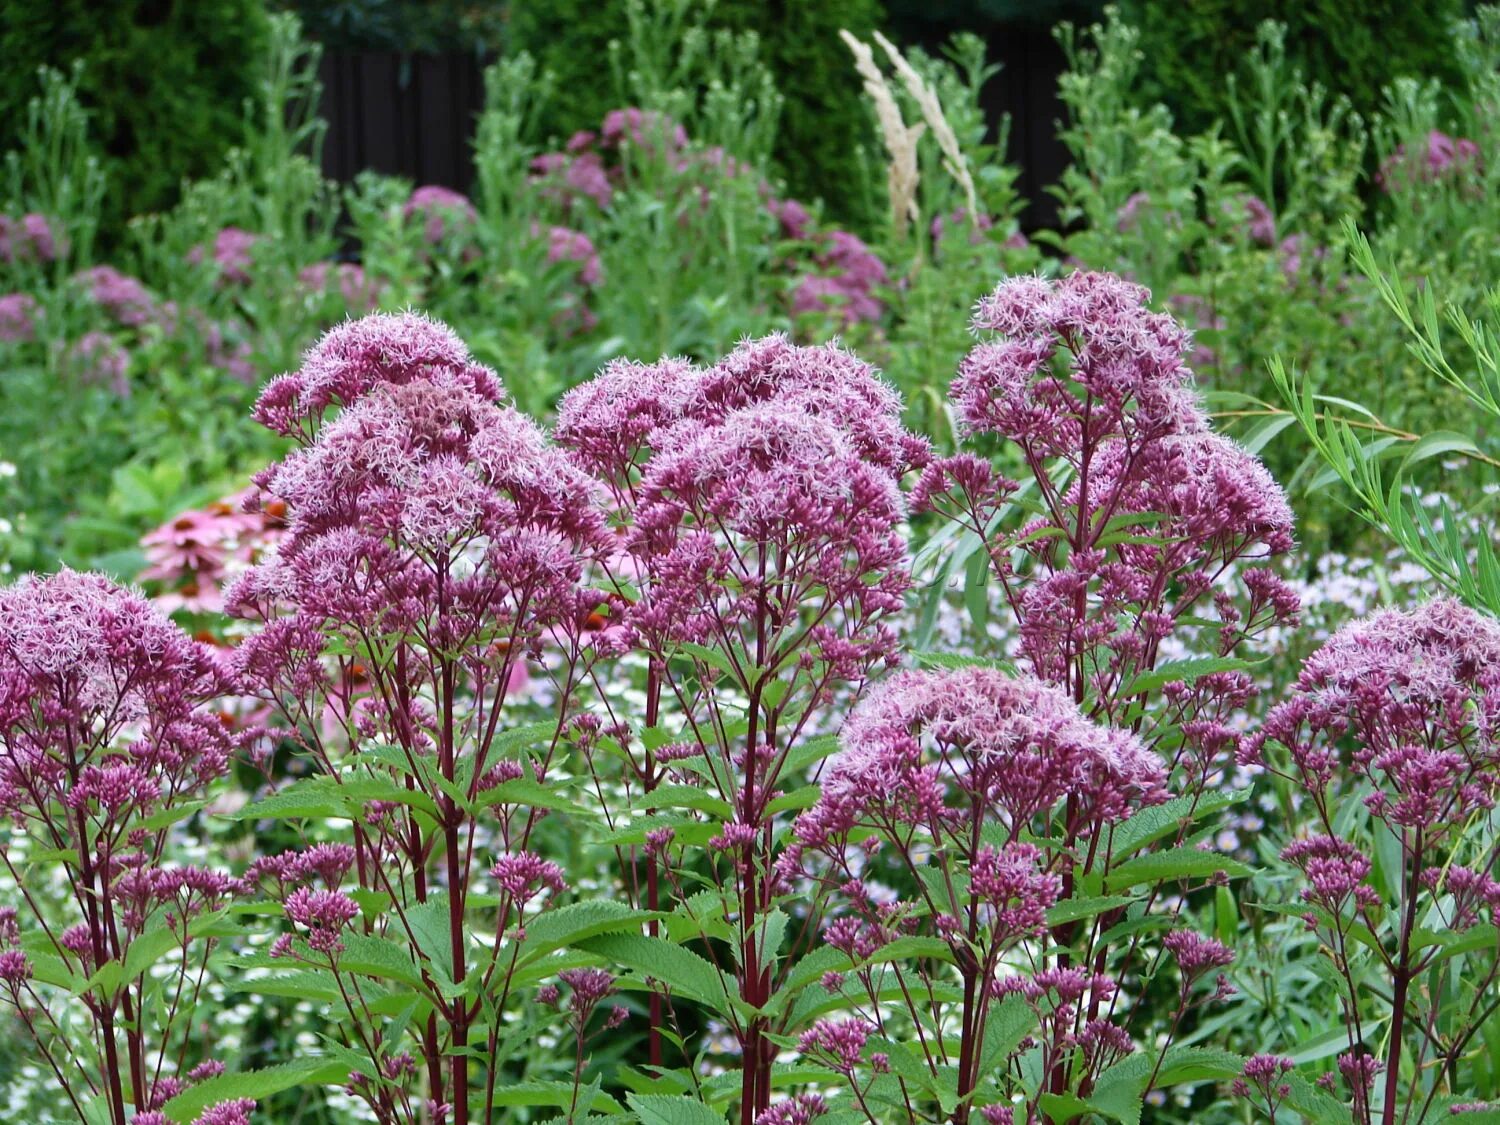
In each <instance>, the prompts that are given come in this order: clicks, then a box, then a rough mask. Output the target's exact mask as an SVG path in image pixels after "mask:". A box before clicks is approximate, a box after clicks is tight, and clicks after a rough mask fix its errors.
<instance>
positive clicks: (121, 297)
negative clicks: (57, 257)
mask: <svg viewBox="0 0 1500 1125" xmlns="http://www.w3.org/2000/svg"><path fill="white" fill-rule="evenodd" d="M73 280H74V281H75V282H77V283H78V284H80V285H82V286H83V287H84V289H85V290H86V291H87V292H88V295H89V297H90V298H91V299H92V300H93V301H94V303H95V304H97V305H98V306H99V307H100V308H101V309H103V310H104V312H105V313H106V314H107V315H108V316H110V317H111V318H112V319H113V320H114V321H115V322H116V323H117V324H120V325H122V326H124V327H126V328H140V327H143V326H144V325H146V324H150V323H151V322H153V321H155V320H157V319H158V318H159V317H160V316H161V310H160V309H159V308H158V306H157V303H156V298H155V297H153V296H152V295H151V293H150V291H149V290H147V288H146V287H145V286H144V285H143V284H141V282H140V281H138V280H136V279H135V278H133V277H131V276H130V275H128V274H123V273H121V272H120V271H119V270H117V269H115V268H114V267H113V266H94V267H92V268H91V269H86V270H81V271H80V272H79V273H77V274H75V275H74V277H73Z"/></svg>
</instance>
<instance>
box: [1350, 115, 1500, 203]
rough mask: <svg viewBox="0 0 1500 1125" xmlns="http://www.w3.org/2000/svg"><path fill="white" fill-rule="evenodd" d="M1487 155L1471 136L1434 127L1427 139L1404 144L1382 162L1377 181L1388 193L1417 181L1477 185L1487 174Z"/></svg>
mask: <svg viewBox="0 0 1500 1125" xmlns="http://www.w3.org/2000/svg"><path fill="white" fill-rule="evenodd" d="M1483 171H1484V159H1483V154H1482V153H1481V152H1480V150H1479V145H1477V144H1476V143H1475V142H1474V141H1471V140H1470V139H1469V138H1467V137H1458V138H1454V137H1450V136H1448V134H1447V133H1443V132H1439V131H1438V130H1437V129H1433V130H1432V131H1431V132H1429V133H1428V134H1427V139H1426V141H1425V142H1424V143H1423V144H1422V145H1421V146H1420V147H1419V148H1418V149H1417V150H1416V151H1409V150H1408V149H1407V146H1406V145H1404V144H1401V145H1397V146H1396V151H1395V152H1393V153H1392V154H1391V155H1390V156H1388V157H1386V159H1385V160H1384V161H1383V162H1382V163H1381V165H1380V171H1379V172H1378V173H1377V174H1376V177H1375V182H1376V183H1377V184H1379V185H1380V188H1381V190H1383V191H1384V192H1386V194H1388V195H1395V194H1398V193H1400V192H1403V191H1406V190H1408V189H1409V188H1411V187H1412V186H1413V185H1414V184H1422V183H1428V184H1432V183H1459V184H1464V185H1468V186H1470V187H1472V186H1474V181H1475V180H1476V179H1477V178H1478V177H1479V176H1481V175H1482V174H1483Z"/></svg>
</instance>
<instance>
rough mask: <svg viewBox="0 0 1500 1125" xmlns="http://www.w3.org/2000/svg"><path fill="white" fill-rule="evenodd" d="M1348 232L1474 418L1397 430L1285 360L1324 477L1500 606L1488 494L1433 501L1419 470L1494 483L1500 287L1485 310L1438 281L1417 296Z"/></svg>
mask: <svg viewBox="0 0 1500 1125" xmlns="http://www.w3.org/2000/svg"><path fill="white" fill-rule="evenodd" d="M1348 236H1349V238H1350V241H1351V243H1352V250H1353V257H1354V261H1355V263H1356V264H1357V265H1358V267H1359V268H1360V270H1361V271H1362V272H1363V273H1364V274H1365V276H1366V277H1367V278H1368V279H1369V280H1370V281H1371V282H1372V283H1373V284H1374V286H1375V287H1376V289H1377V291H1378V292H1379V294H1380V298H1381V300H1382V301H1383V302H1384V304H1385V306H1386V308H1387V309H1388V310H1389V315H1390V316H1391V317H1392V318H1393V319H1394V321H1395V322H1396V323H1397V324H1398V325H1399V326H1400V328H1401V329H1402V331H1403V332H1404V333H1405V334H1406V336H1407V339H1408V346H1409V348H1410V349H1411V352H1412V354H1413V355H1414V356H1415V357H1416V359H1417V360H1418V362H1420V363H1421V364H1422V366H1423V367H1424V368H1426V369H1427V370H1428V371H1429V372H1431V373H1432V375H1433V376H1434V377H1435V378H1436V379H1438V380H1440V381H1441V382H1442V383H1444V384H1446V385H1447V386H1448V387H1450V388H1451V389H1453V390H1455V391H1457V392H1458V393H1459V394H1461V395H1462V396H1463V399H1464V401H1465V404H1466V410H1465V411H1464V412H1463V415H1464V416H1465V421H1464V422H1462V423H1459V422H1458V418H1459V417H1460V416H1461V415H1460V413H1459V412H1456V411H1455V412H1454V413H1453V414H1452V415H1450V417H1452V418H1453V419H1454V424H1455V425H1461V426H1462V430H1454V429H1447V430H1436V431H1432V432H1429V433H1425V434H1421V435H1418V434H1404V433H1399V432H1393V431H1392V430H1391V429H1390V427H1388V426H1385V425H1384V424H1383V423H1382V422H1381V421H1380V419H1379V418H1377V417H1376V415H1375V414H1373V413H1372V412H1371V411H1369V410H1368V409H1366V408H1365V407H1364V406H1362V405H1360V404H1359V403H1357V402H1350V401H1347V400H1342V399H1333V400H1330V399H1328V398H1327V397H1326V396H1320V395H1318V394H1316V393H1315V392H1314V390H1313V387H1312V385H1311V384H1310V383H1309V382H1308V381H1307V380H1306V379H1305V378H1304V377H1302V376H1301V375H1300V374H1299V373H1298V372H1297V371H1296V370H1295V369H1294V368H1292V367H1291V366H1289V365H1288V364H1286V363H1284V362H1282V361H1281V360H1280V359H1278V360H1276V361H1274V362H1273V364H1272V374H1273V376H1274V378H1275V380H1276V384H1277V387H1278V389H1279V390H1280V391H1281V393H1282V395H1283V396H1284V397H1285V399H1286V401H1287V403H1288V405H1289V406H1290V408H1291V411H1292V413H1293V414H1294V415H1295V416H1296V419H1297V421H1298V423H1299V424H1300V426H1301V428H1302V431H1303V432H1304V433H1305V434H1306V436H1307V438H1308V440H1309V442H1310V443H1311V444H1312V446H1313V449H1314V451H1315V453H1316V455H1317V458H1318V459H1319V462H1320V463H1321V464H1322V465H1323V466H1324V467H1325V468H1324V471H1323V473H1322V475H1321V476H1320V478H1319V482H1320V483H1328V484H1331V483H1333V482H1334V481H1338V482H1341V483H1342V484H1343V485H1344V487H1345V488H1346V489H1347V490H1348V492H1349V493H1352V499H1351V498H1350V497H1349V496H1348V495H1347V494H1345V495H1343V496H1340V500H1341V502H1343V503H1347V504H1349V505H1350V506H1351V507H1352V509H1353V510H1354V511H1355V512H1356V513H1358V514H1359V515H1360V516H1361V517H1362V518H1363V519H1365V520H1366V521H1367V522H1369V523H1370V524H1371V525H1372V526H1374V527H1375V528H1377V529H1379V530H1380V531H1382V532H1384V533H1385V534H1386V535H1388V536H1389V537H1390V538H1391V539H1392V540H1393V541H1394V542H1395V543H1396V544H1397V545H1398V546H1399V547H1400V548H1401V550H1402V551H1403V552H1404V553H1405V555H1406V557H1407V558H1409V559H1411V560H1412V561H1413V562H1416V563H1417V564H1419V565H1420V566H1422V567H1423V568H1424V569H1425V570H1426V571H1427V572H1428V574H1430V575H1431V576H1432V578H1433V579H1434V580H1435V581H1436V582H1437V583H1438V584H1439V585H1440V586H1442V587H1443V588H1444V589H1446V590H1447V591H1448V592H1450V593H1452V594H1454V595H1455V596H1457V597H1459V598H1462V599H1463V600H1464V601H1465V602H1467V603H1468V604H1469V605H1472V606H1474V607H1476V608H1479V609H1483V610H1485V611H1486V612H1488V613H1490V614H1494V615H1500V557H1497V555H1496V553H1495V547H1494V540H1493V536H1492V535H1491V534H1489V532H1488V524H1489V517H1488V515H1487V514H1486V510H1487V508H1488V506H1489V505H1488V500H1487V499H1486V501H1484V502H1482V504H1481V505H1476V506H1473V507H1471V508H1468V509H1467V510H1466V509H1465V507H1464V506H1462V505H1461V504H1455V503H1454V502H1453V500H1451V499H1450V498H1448V497H1446V496H1443V495H1438V496H1435V497H1433V500H1434V501H1435V503H1434V502H1429V501H1428V500H1427V499H1426V498H1424V495H1423V491H1424V490H1423V489H1422V488H1421V487H1420V486H1419V485H1418V484H1417V483H1416V481H1415V480H1414V474H1415V473H1417V472H1418V470H1419V468H1420V467H1421V466H1422V465H1423V464H1424V463H1428V462H1432V461H1435V460H1436V461H1448V462H1452V463H1453V465H1454V466H1455V467H1458V466H1464V467H1467V468H1470V469H1472V470H1473V471H1474V472H1473V473H1472V474H1471V475H1472V476H1477V478H1478V481H1476V482H1473V483H1471V484H1470V488H1471V489H1473V487H1474V484H1475V483H1479V484H1484V483H1487V482H1489V481H1492V480H1493V478H1494V475H1495V472H1494V471H1495V469H1496V468H1497V467H1500V461H1497V460H1496V458H1495V457H1494V456H1492V455H1491V453H1487V452H1486V447H1489V448H1491V449H1493V438H1492V437H1491V436H1490V433H1491V430H1492V425H1493V420H1494V419H1497V418H1500V289H1492V290H1490V291H1489V292H1488V293H1487V294H1486V295H1485V297H1484V300H1483V310H1482V312H1481V313H1480V314H1479V315H1477V316H1473V315H1471V314H1469V313H1467V312H1466V311H1465V310H1464V309H1463V307H1462V306H1460V305H1455V304H1449V305H1447V306H1446V308H1445V309H1444V311H1442V312H1440V311H1439V309H1440V306H1439V300H1440V298H1439V295H1438V294H1436V293H1435V292H1434V290H1433V288H1432V287H1431V286H1424V287H1423V288H1422V289H1420V290H1419V291H1418V292H1417V294H1416V296H1415V297H1411V296H1409V295H1408V294H1407V292H1406V290H1405V287H1404V285H1403V284H1402V283H1401V282H1400V280H1399V279H1397V278H1394V277H1393V276H1392V275H1391V273H1390V271H1389V267H1388V266H1386V265H1383V264H1382V263H1381V262H1379V261H1378V260H1377V258H1376V256H1375V252H1374V251H1373V250H1372V249H1371V246H1370V243H1369V241H1368V240H1367V239H1366V238H1365V237H1364V236H1363V235H1362V234H1360V233H1359V232H1358V231H1357V230H1355V229H1354V228H1353V227H1352V226H1350V227H1349V229H1348ZM1455 337H1456V339H1454V338H1455ZM1445 339H1446V340H1447V342H1445ZM1456 352H1461V353H1462V356H1461V358H1460V357H1458V356H1456V355H1455V354H1454V353H1456ZM1450 357H1451V358H1450ZM1486 420H1489V422H1490V425H1486V424H1485V423H1486ZM1475 491H1478V490H1477V489H1475ZM1483 493H1484V494H1485V495H1486V496H1488V495H1492V494H1493V490H1492V489H1491V488H1488V487H1486V488H1484V490H1483Z"/></svg>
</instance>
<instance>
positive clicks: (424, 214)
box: [402, 184, 479, 245]
mask: <svg viewBox="0 0 1500 1125" xmlns="http://www.w3.org/2000/svg"><path fill="white" fill-rule="evenodd" d="M402 213H403V214H404V215H405V217H406V218H407V219H408V220H412V219H416V220H419V221H420V222H421V223H422V237H423V238H424V239H425V240H426V241H427V242H429V243H432V244H434V245H436V244H437V243H439V242H442V241H443V240H444V239H445V238H447V237H449V236H450V235H458V234H462V233H464V232H465V231H467V230H468V229H469V228H470V227H472V226H473V225H474V223H475V222H476V221H477V220H478V218H479V215H478V212H476V211H475V210H474V205H473V204H472V203H470V202H469V198H468V196H466V195H464V194H462V193H461V192H456V191H454V190H452V189H451V188H445V187H440V186H438V185H436V184H427V185H424V186H422V187H419V188H416V189H415V190H414V191H413V192H412V193H411V198H409V199H408V200H407V201H406V206H405V207H404V208H403V211H402Z"/></svg>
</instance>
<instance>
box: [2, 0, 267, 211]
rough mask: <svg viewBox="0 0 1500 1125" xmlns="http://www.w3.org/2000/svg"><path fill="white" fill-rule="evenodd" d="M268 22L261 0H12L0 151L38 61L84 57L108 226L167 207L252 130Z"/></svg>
mask: <svg viewBox="0 0 1500 1125" xmlns="http://www.w3.org/2000/svg"><path fill="white" fill-rule="evenodd" d="M269 35H270V27H269V23H268V21H267V19H266V14H265V9H264V4H263V2H262V0H113V2H111V3H108V4H96V3H91V2H89V0H57V2H55V3H52V2H47V3H38V2H37V0H5V3H4V4H3V5H0V57H4V59H5V76H6V77H5V81H4V82H0V148H3V149H10V148H12V147H13V146H14V145H15V144H16V142H17V139H18V137H19V135H20V131H21V129H22V128H24V124H25V121H26V103H27V101H28V100H29V99H30V98H31V97H32V95H33V94H35V93H36V90H37V86H36V74H37V68H38V67H41V66H51V67H54V68H58V69H67V68H69V67H71V66H72V64H73V62H74V60H81V61H82V62H83V72H82V75H81V77H80V79H79V97H80V100H81V101H82V103H83V105H84V106H85V107H86V108H87V109H88V111H89V113H90V116H91V120H90V130H91V132H92V134H93V136H94V138H95V140H96V143H97V144H98V146H99V151H100V153H101V156H102V158H103V161H104V166H105V169H106V171H107V172H108V174H109V178H110V180H111V182H112V184H113V185H114V190H113V191H111V192H110V193H109V195H108V196H107V197H106V199H105V201H104V212H103V226H104V227H105V229H106V230H108V231H110V232H112V233H114V234H116V235H117V234H118V232H119V230H120V228H121V226H122V224H123V223H124V221H125V220H126V219H127V218H129V217H130V216H132V215H138V214H142V213H143V212H146V211H155V210H160V209H162V208H164V207H166V206H169V205H170V204H171V203H172V202H173V200H174V199H175V198H176V195H177V190H178V186H179V184H180V182H181V181H182V179H183V178H184V177H198V176H204V175H207V174H209V173H211V172H212V171H214V170H215V169H217V168H218V166H219V165H220V163H221V161H222V160H223V158H224V154H225V153H226V152H227V151H228V150H229V149H230V148H231V147H232V146H234V145H235V144H238V143H239V142H240V141H241V140H242V139H243V137H244V131H243V118H242V116H241V105H242V103H243V101H244V100H245V99H246V98H249V97H252V96H254V94H255V92H256V80H257V75H258V72H259V69H260V66H261V60H262V56H263V54H264V52H265V50H266V48H267V45H268V43H269Z"/></svg>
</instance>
